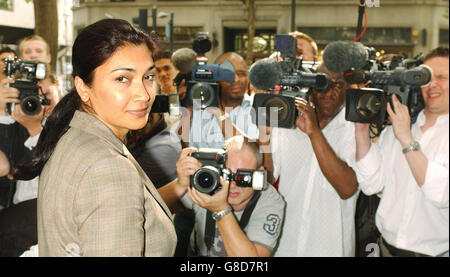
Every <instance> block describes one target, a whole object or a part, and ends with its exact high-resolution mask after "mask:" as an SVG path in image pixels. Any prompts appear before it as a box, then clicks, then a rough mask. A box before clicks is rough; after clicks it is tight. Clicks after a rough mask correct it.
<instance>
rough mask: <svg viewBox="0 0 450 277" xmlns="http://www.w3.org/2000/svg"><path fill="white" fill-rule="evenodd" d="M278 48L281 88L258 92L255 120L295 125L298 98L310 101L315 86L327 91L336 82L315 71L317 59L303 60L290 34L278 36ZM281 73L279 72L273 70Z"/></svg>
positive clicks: (278, 84)
mask: <svg viewBox="0 0 450 277" xmlns="http://www.w3.org/2000/svg"><path fill="white" fill-rule="evenodd" d="M274 48H275V51H279V52H280V54H281V58H282V60H281V61H279V62H278V65H277V66H275V67H273V68H274V70H275V71H279V72H278V73H279V78H278V79H277V84H276V87H277V89H273V88H270V89H269V90H271V92H272V93H271V94H256V95H255V97H254V100H253V108H254V111H255V113H254V114H253V116H252V121H253V123H255V124H257V125H264V126H272V127H280V128H295V119H296V117H297V116H298V112H297V107H296V99H298V98H300V99H303V100H305V101H306V102H308V103H309V102H310V96H311V92H312V90H311V89H312V88H313V89H314V90H315V91H317V92H319V93H323V92H327V91H328V90H329V89H330V88H331V87H332V85H333V83H332V81H331V78H330V77H329V76H328V75H326V74H324V73H315V70H316V68H317V63H310V62H308V63H303V59H302V58H301V57H300V58H296V52H297V41H296V39H295V38H293V37H292V36H289V35H276V36H275V47H274ZM273 74H277V72H273Z"/></svg>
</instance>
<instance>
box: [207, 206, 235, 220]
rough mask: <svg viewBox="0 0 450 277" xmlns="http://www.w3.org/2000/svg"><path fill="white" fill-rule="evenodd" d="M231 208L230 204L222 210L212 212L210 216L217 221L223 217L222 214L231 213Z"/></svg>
mask: <svg viewBox="0 0 450 277" xmlns="http://www.w3.org/2000/svg"><path fill="white" fill-rule="evenodd" d="M232 210H233V209H232V208H231V207H230V206H228V208H226V209H225V210H223V211H220V212H214V213H212V215H211V216H212V218H213V219H214V220H215V221H219V220H220V219H222V217H224V216H226V215H227V214H229V213H231V211H232Z"/></svg>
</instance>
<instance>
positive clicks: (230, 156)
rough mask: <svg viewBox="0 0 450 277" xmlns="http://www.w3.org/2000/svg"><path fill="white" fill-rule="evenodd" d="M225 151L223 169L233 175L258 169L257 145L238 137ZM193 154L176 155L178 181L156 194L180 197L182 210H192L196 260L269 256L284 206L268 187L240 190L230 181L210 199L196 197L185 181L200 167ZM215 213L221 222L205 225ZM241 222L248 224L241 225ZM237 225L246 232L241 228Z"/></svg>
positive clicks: (260, 162) (189, 150) (276, 236)
mask: <svg viewBox="0 0 450 277" xmlns="http://www.w3.org/2000/svg"><path fill="white" fill-rule="evenodd" d="M224 149H226V151H227V161H226V167H227V168H230V169H231V171H232V172H233V173H235V172H236V171H237V170H238V169H251V170H255V169H263V167H262V154H261V153H260V152H259V146H258V144H257V143H255V142H249V141H248V139H246V138H244V137H242V136H237V137H233V138H230V139H229V140H227V142H226V143H225V144H224ZM193 152H197V150H196V149H193V148H186V149H184V150H183V151H182V152H181V155H180V158H179V160H178V162H177V172H178V180H177V181H175V182H172V183H171V184H168V185H167V186H164V187H162V188H160V189H159V192H160V193H161V195H162V196H163V198H164V199H165V200H166V202H168V201H167V198H166V197H165V195H168V194H169V195H170V194H171V195H177V196H179V197H180V198H181V197H182V198H181V202H182V203H183V205H184V206H185V207H187V208H190V209H193V210H194V213H195V219H196V222H195V228H194V230H195V231H194V233H193V234H192V237H191V245H192V247H193V248H194V249H193V250H194V252H196V254H197V255H200V256H230V257H232V256H259V257H263V256H269V255H271V253H272V251H273V249H274V247H275V246H276V244H277V241H278V236H279V234H280V231H281V230H280V228H281V226H282V221H283V218H284V206H285V203H284V201H283V199H282V198H281V196H280V195H279V194H278V193H277V192H276V190H275V189H274V188H273V187H272V186H271V185H268V189H267V190H263V191H261V192H259V191H258V192H256V191H255V190H254V189H253V188H252V187H239V186H237V185H236V182H235V181H231V182H230V183H228V182H227V181H225V180H223V179H222V178H221V180H220V184H221V186H222V188H221V189H220V190H219V191H218V192H216V193H215V194H213V195H209V194H205V193H200V192H199V191H197V189H195V188H190V187H189V184H190V176H191V175H193V174H194V173H195V172H196V171H197V170H198V169H199V168H200V167H201V163H200V162H199V161H198V160H197V159H195V158H194V157H191V156H190V154H191V153H193ZM186 191H187V192H188V193H186ZM256 195H259V196H257V197H256ZM258 197H259V198H258ZM177 199H178V198H177ZM255 202H256V204H255ZM168 205H169V204H168ZM169 206H170V205H169ZM251 209H253V211H252V212H251ZM208 211H209V212H208ZM217 212H219V214H220V213H221V214H222V217H219V218H216V219H215V220H216V221H214V220H212V218H207V219H205V217H206V216H208V217H210V216H211V215H210V213H217ZM213 216H214V215H213ZM205 221H206V222H205ZM244 221H247V224H246V225H245V224H244V223H243V222H244ZM210 223H212V224H213V225H214V224H215V227H214V226H213V225H210ZM241 224H244V225H245V227H244V228H241V227H240V225H241ZM206 226H210V227H211V226H212V227H213V228H212V229H211V228H208V227H206ZM205 228H206V229H207V231H206V235H205ZM208 230H209V231H208ZM205 241H206V242H205ZM207 243H208V244H209V247H210V248H209V249H208V247H207Z"/></svg>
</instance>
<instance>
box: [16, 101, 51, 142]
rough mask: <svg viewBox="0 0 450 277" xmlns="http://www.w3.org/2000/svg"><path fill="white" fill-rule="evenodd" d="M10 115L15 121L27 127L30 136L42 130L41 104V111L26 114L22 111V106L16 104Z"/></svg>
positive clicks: (42, 108)
mask: <svg viewBox="0 0 450 277" xmlns="http://www.w3.org/2000/svg"><path fill="white" fill-rule="evenodd" d="M11 116H12V118H13V119H14V120H15V121H17V122H19V123H20V125H22V126H23V127H25V128H26V129H27V131H28V134H29V135H30V137H33V136H35V135H37V134H39V133H40V132H41V131H42V124H41V122H42V118H43V117H44V107H43V106H41V111H40V112H39V113H38V114H35V115H27V114H25V113H24V112H23V111H22V107H21V106H20V105H16V107H15V108H14V111H13V113H12V114H11Z"/></svg>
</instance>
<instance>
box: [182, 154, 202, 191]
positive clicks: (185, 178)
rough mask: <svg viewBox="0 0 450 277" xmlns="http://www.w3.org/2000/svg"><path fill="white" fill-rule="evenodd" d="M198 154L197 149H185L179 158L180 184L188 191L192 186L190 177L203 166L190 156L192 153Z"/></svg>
mask: <svg viewBox="0 0 450 277" xmlns="http://www.w3.org/2000/svg"><path fill="white" fill-rule="evenodd" d="M194 152H197V149H196V148H184V149H183V150H182V151H181V154H180V157H179V158H178V161H177V164H176V167H177V174H178V183H179V184H180V185H181V187H183V188H184V189H187V188H188V187H189V184H190V176H191V175H193V174H194V173H195V172H196V171H197V170H198V169H199V168H200V167H201V166H202V164H201V162H199V161H198V160H197V159H196V158H193V157H191V156H190V154H191V153H194Z"/></svg>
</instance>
